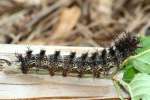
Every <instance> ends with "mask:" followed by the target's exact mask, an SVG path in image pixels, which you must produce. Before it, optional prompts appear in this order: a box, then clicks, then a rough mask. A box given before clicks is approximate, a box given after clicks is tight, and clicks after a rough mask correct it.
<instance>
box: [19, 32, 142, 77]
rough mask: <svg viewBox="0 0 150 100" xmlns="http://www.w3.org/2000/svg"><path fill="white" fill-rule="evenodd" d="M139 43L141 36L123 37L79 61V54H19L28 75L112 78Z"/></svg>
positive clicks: (124, 34)
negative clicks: (44, 73)
mask: <svg viewBox="0 0 150 100" xmlns="http://www.w3.org/2000/svg"><path fill="white" fill-rule="evenodd" d="M139 42H140V41H139V38H138V37H137V36H135V35H131V33H122V34H121V35H119V37H118V38H117V39H116V40H115V41H114V45H112V46H110V47H109V48H104V49H103V50H102V51H101V52H99V51H95V52H93V53H92V54H91V56H89V54H88V53H83V54H82V55H81V56H79V57H77V56H76V52H70V54H69V55H61V52H60V51H55V52H54V54H51V55H46V51H45V50H41V51H40V53H39V54H32V50H28V51H26V55H25V56H23V55H22V54H18V55H17V58H18V61H19V62H20V63H21V71H22V73H24V74H27V73H28V71H29V70H30V69H31V68H33V67H35V68H36V69H37V70H38V69H47V70H48V71H49V74H50V75H51V76H53V75H55V73H62V76H67V75H68V74H69V73H77V75H78V77H82V76H83V75H84V74H86V73H87V74H92V75H93V77H96V78H98V77H101V76H107V75H109V71H110V69H111V68H113V67H117V69H119V65H120V64H121V63H122V62H123V61H124V60H125V59H126V58H127V57H129V56H130V55H134V54H135V50H136V48H138V44H139Z"/></svg>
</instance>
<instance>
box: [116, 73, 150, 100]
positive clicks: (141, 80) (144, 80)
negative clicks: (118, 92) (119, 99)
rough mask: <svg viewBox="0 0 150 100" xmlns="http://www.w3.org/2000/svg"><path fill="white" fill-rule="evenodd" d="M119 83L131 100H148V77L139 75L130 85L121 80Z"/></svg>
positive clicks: (149, 87)
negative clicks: (127, 92)
mask: <svg viewBox="0 0 150 100" xmlns="http://www.w3.org/2000/svg"><path fill="white" fill-rule="evenodd" d="M119 83H120V84H122V85H123V86H124V87H125V88H126V89H127V90H128V91H129V93H130V96H131V100H150V75H148V74H146V73H139V74H136V76H135V77H134V78H133V80H132V81H131V83H129V84H127V83H126V82H124V81H122V80H120V81H119Z"/></svg>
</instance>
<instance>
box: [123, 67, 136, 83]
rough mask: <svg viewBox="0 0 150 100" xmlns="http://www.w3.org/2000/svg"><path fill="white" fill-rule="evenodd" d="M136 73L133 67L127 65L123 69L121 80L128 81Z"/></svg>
mask: <svg viewBox="0 0 150 100" xmlns="http://www.w3.org/2000/svg"><path fill="white" fill-rule="evenodd" d="M137 73H138V71H137V70H136V69H135V68H133V67H132V65H129V66H128V68H126V69H125V71H124V74H123V80H124V81H125V82H127V83H129V82H130V81H131V80H132V79H133V78H134V76H135V75H136V74H137Z"/></svg>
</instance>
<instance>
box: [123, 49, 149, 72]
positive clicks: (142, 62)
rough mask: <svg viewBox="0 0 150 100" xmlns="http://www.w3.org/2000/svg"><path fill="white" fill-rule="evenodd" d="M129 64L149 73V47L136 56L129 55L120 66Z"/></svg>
mask: <svg viewBox="0 0 150 100" xmlns="http://www.w3.org/2000/svg"><path fill="white" fill-rule="evenodd" d="M129 63H130V64H131V66H133V67H134V68H135V69H136V70H138V71H139V72H142V73H150V49H149V50H146V51H144V52H142V53H139V54H138V55H136V56H131V57H129V58H128V59H127V60H126V61H125V62H124V63H123V64H122V66H125V65H128V64H129Z"/></svg>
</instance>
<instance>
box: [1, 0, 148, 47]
mask: <svg viewBox="0 0 150 100" xmlns="http://www.w3.org/2000/svg"><path fill="white" fill-rule="evenodd" d="M149 18H150V2H149V0H92V1H91V0H0V20H1V21H0V43H17V44H20V43H21V44H22V43H23V44H26V43H28V44H45V45H46V44H47V45H49V44H53V45H79V46H81V45H83V46H109V45H110V44H111V42H112V41H113V39H114V38H115V37H116V36H117V35H118V34H120V33H121V32H124V31H130V32H136V33H140V34H142V35H144V34H150V33H149V27H150V21H149Z"/></svg>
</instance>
